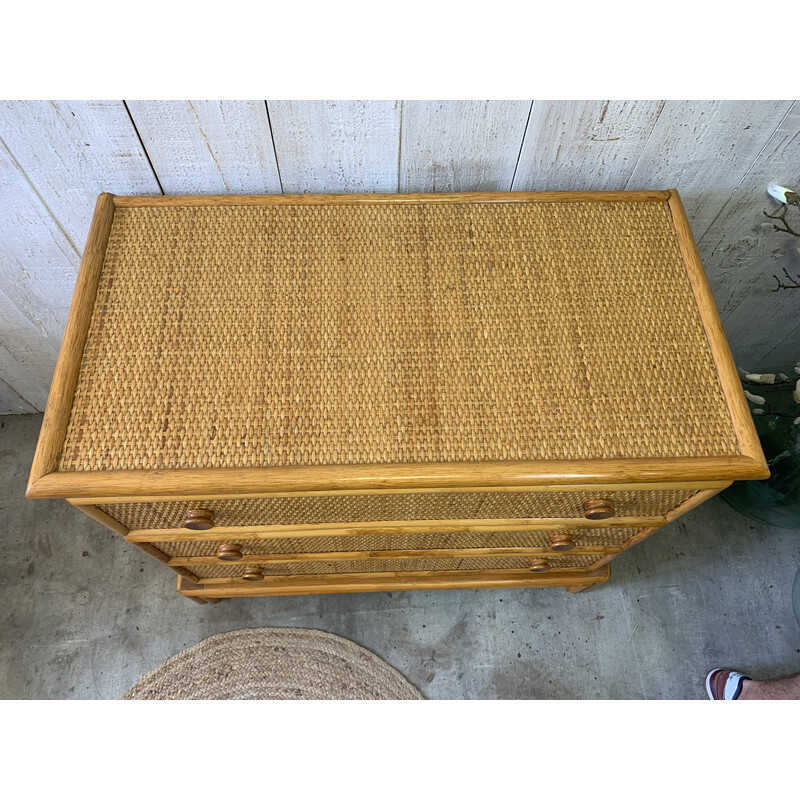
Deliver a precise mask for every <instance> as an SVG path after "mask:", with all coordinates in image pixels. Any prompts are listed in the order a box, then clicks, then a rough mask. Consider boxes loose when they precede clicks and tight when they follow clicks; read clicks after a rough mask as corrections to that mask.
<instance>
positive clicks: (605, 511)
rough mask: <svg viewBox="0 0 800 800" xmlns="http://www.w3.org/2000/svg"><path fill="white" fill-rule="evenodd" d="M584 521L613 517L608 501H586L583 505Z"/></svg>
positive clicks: (612, 510)
mask: <svg viewBox="0 0 800 800" xmlns="http://www.w3.org/2000/svg"><path fill="white" fill-rule="evenodd" d="M583 516H584V517H586V519H608V518H609V517H613V516H614V509H613V508H612V506H611V503H610V501H608V500H587V501H586V502H585V503H584V504H583Z"/></svg>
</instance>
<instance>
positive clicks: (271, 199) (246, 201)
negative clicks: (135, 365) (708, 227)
mask: <svg viewBox="0 0 800 800" xmlns="http://www.w3.org/2000/svg"><path fill="white" fill-rule="evenodd" d="M668 198H669V192H668V191H632V192H602V191H598V192H459V193H444V192H443V193H442V194H430V193H428V194H420V193H416V194H415V193H411V194H378V193H376V194H255V195H253V194H250V195H170V196H166V197H165V196H164V195H151V196H147V195H138V196H135V197H132V196H131V197H119V196H117V197H114V205H115V206H116V207H117V208H141V207H142V206H152V207H159V206H161V207H164V206H167V207H176V206H265V205H280V206H297V205H303V206H308V205H362V204H365V203H394V204H407V203H556V202H558V203H565V202H566V203H585V202H595V203H617V202H626V203H630V202H643V203H656V202H662V203H663V202H664V201H665V200H667V199H668Z"/></svg>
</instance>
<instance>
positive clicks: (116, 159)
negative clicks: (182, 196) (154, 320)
mask: <svg viewBox="0 0 800 800" xmlns="http://www.w3.org/2000/svg"><path fill="white" fill-rule="evenodd" d="M0 138H2V139H3V140H4V141H5V144H6V146H7V147H8V149H9V150H10V152H11V153H12V154H13V156H14V158H15V159H16V161H17V163H18V164H19V165H20V167H21V169H22V170H23V172H24V173H25V175H27V177H28V179H29V180H30V182H31V184H32V185H33V186H34V187H35V188H36V192H37V193H38V194H39V196H40V197H41V199H42V201H43V202H44V203H45V205H46V206H47V208H48V209H49V210H50V211H51V212H52V214H53V216H54V217H55V219H57V220H58V223H59V225H60V227H61V228H62V229H63V231H64V232H65V233H66V235H67V237H68V238H69V239H70V241H71V242H72V244H73V245H74V248H75V250H76V251H77V252H78V253H80V252H82V250H83V245H84V242H85V241H86V237H87V235H88V232H89V222H90V221H91V219H92V213H93V212H94V206H95V202H96V200H97V196H98V195H99V194H102V193H103V192H110V193H112V194H114V193H118V194H126V195H134V194H161V189H160V188H159V186H158V182H157V181H156V178H155V175H154V174H153V170H152V168H151V167H150V164H149V162H148V160H147V155H146V154H145V152H144V149H143V148H142V145H141V142H140V141H139V137H138V136H137V133H136V129H135V128H134V126H133V123H132V122H131V119H130V116H129V115H128V112H127V110H126V108H125V104H124V103H123V102H122V101H121V100H89V101H65V100H57V101H45V100H24V101H15V100H14V101H12V100H6V101H2V102H0ZM60 303H61V305H63V306H66V305H68V304H69V295H68V294H67V295H62V296H61V298H60Z"/></svg>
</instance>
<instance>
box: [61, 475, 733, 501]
mask: <svg viewBox="0 0 800 800" xmlns="http://www.w3.org/2000/svg"><path fill="white" fill-rule="evenodd" d="M726 486H730V481H662V482H661V483H646V484H642V483H591V484H588V483H582V484H581V483H579V484H564V485H563V486H553V485H540V486H530V485H525V486H468V487H467V486H452V487H436V488H429V489H425V490H424V493H425V494H469V493H473V492H493V493H495V494H497V493H506V492H530V493H534V492H540V493H545V492H546V493H548V494H550V493H558V492H588V491H592V492H631V491H648V492H649V491H678V490H680V489H724V488H725V487H726ZM386 494H409V490H408V489H353V490H351V491H347V490H343V489H337V490H329V491H316V492H250V493H249V494H247V495H241V496H238V497H237V496H231V495H221V494H193V495H185V494H171V495H169V501H170V502H175V501H190V500H234V499H248V500H255V499H268V498H279V497H353V496H355V495H386ZM163 500H164V496H163V495H146V494H144V495H139V494H137V495H136V496H135V497H129V496H127V495H126V496H112V497H83V498H80V499H79V498H75V497H68V498H67V502H68V503H73V504H77V505H85V504H99V505H106V504H108V503H158V502H162V501H163Z"/></svg>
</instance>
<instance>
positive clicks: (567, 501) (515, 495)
mask: <svg viewBox="0 0 800 800" xmlns="http://www.w3.org/2000/svg"><path fill="white" fill-rule="evenodd" d="M695 492H696V490H695V489H687V490H680V491H679V490H664V491H634V492H607V491H603V492H600V493H598V492H454V493H452V494H448V493H433V492H429V493H416V494H365V495H333V496H316V497H268V498H262V499H252V500H247V499H243V500H193V501H180V502H178V501H176V502H166V503H113V504H109V505H102V506H99V508H100V509H101V510H102V511H105V512H106V514H108V515H109V516H110V517H113V518H114V519H116V520H118V521H119V522H121V523H122V524H123V525H125V526H126V527H127V528H131V529H137V530H138V529H149V528H180V527H181V526H182V525H183V522H184V519H185V518H186V512H187V511H189V509H191V508H203V509H207V510H209V511H212V512H213V514H214V524H215V525H216V526H218V527H241V526H248V525H316V524H322V523H326V522H345V523H346V522H382V521H384V520H385V521H392V520H419V519H430V520H434V519H503V518H506V517H508V518H525V517H533V518H536V517H544V518H548V517H553V518H556V517H566V518H582V517H583V502H584V501H585V500H593V499H597V498H598V497H602V498H607V499H608V500H610V501H611V505H612V506H613V508H614V510H615V512H616V516H617V517H653V516H660V515H663V514H666V513H667V512H668V511H671V510H672V509H673V508H675V507H676V506H678V505H680V504H681V503H682V502H683V501H684V500H686V499H688V498H689V497H691V496H692V495H693V494H694V493H695Z"/></svg>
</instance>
